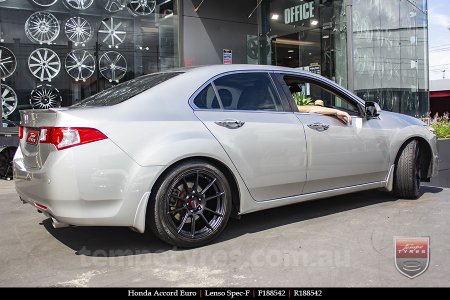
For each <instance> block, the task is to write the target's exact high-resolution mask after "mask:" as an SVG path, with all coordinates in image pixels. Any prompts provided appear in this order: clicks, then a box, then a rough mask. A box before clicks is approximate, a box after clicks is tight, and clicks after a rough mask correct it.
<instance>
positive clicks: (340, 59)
mask: <svg viewBox="0 0 450 300" xmlns="http://www.w3.org/2000/svg"><path fill="white" fill-rule="evenodd" d="M261 11H262V18H261V20H262V21H261V36H262V40H260V43H261V45H264V44H265V46H263V47H261V48H262V49H264V48H267V49H269V50H267V51H265V53H264V54H263V55H261V57H260V63H262V64H272V65H277V66H286V67H292V68H300V69H303V70H307V71H311V72H315V73H317V74H321V75H323V76H326V77H328V78H332V79H333V80H335V81H336V82H338V83H339V84H340V85H342V86H344V87H346V86H347V59H346V58H347V19H346V9H345V3H344V0H335V1H332V0H327V1H325V0H320V1H319V0H312V1H298V0H270V1H265V2H264V3H263V6H262V10H261Z"/></svg>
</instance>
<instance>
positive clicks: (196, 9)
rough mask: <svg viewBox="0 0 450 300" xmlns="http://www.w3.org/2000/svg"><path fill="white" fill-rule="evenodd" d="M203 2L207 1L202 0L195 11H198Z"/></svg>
mask: <svg viewBox="0 0 450 300" xmlns="http://www.w3.org/2000/svg"><path fill="white" fill-rule="evenodd" d="M203 2H205V0H202V2H200V4H199V5H198V6H197V7H196V8H194V11H195V12H197V11H198V9H199V8H200V6H202V4H203Z"/></svg>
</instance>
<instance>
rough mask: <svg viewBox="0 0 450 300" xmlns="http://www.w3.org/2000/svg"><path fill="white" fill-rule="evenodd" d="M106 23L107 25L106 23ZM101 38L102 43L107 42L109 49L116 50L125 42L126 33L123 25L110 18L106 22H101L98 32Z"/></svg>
mask: <svg viewBox="0 0 450 300" xmlns="http://www.w3.org/2000/svg"><path fill="white" fill-rule="evenodd" d="M107 22H108V23H107ZM98 32H99V33H100V35H101V37H102V42H103V43H106V42H108V43H109V44H108V45H109V47H110V48H111V47H116V48H118V47H119V45H120V44H122V43H123V42H124V41H125V38H126V36H127V33H126V31H125V30H123V23H122V22H117V21H116V19H114V18H110V19H109V20H108V21H102V24H101V26H100V30H99V31H98Z"/></svg>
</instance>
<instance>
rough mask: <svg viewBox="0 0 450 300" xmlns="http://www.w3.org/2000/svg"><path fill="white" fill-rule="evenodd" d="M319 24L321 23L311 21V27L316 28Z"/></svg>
mask: <svg viewBox="0 0 450 300" xmlns="http://www.w3.org/2000/svg"><path fill="white" fill-rule="evenodd" d="M317 24H319V21H317V20H312V21H311V25H312V26H316V25H317Z"/></svg>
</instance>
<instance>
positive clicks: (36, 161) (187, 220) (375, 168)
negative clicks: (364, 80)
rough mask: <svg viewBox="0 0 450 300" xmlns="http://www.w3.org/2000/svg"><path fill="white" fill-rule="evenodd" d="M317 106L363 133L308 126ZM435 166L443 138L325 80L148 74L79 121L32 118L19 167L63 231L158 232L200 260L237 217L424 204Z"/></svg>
mask: <svg viewBox="0 0 450 300" xmlns="http://www.w3.org/2000/svg"><path fill="white" fill-rule="evenodd" d="M314 101H315V102H314ZM307 103H316V105H320V106H321V107H329V108H334V109H339V110H340V111H344V112H346V113H348V114H349V115H350V116H351V118H352V120H353V122H352V124H348V123H347V124H346V123H345V122H342V120H340V119H338V118H336V117H334V116H330V115H323V114H317V113H304V112H303V113H301V112H300V111H303V110H300V111H299V109H298V107H297V105H298V104H307ZM344 121H345V120H344ZM437 162H438V156H437V151H436V137H435V135H434V134H433V133H432V132H431V131H430V130H429V129H428V128H427V126H425V124H424V123H423V122H421V121H419V120H417V119H415V118H412V117H409V116H406V115H401V114H396V113H391V112H385V111H381V110H380V107H379V106H378V105H377V104H376V103H374V102H364V101H363V100H361V99H360V98H358V97H357V96H355V95H353V94H352V93H350V92H349V91H347V90H345V89H343V88H342V87H340V86H338V85H336V84H335V83H334V82H332V81H329V80H327V79H325V78H323V77H321V76H318V75H314V74H311V73H305V72H301V71H297V70H294V69H288V68H278V67H273V66H252V65H231V66H208V67H198V68H190V69H179V70H173V71H169V72H162V73H155V74H150V75H145V76H141V77H139V78H136V79H134V80H131V81H128V82H126V83H123V84H120V85H117V86H115V87H113V88H110V89H108V90H105V91H103V92H101V93H99V94H97V95H94V96H92V97H90V98H87V99H85V100H83V101H82V102H80V103H78V104H76V105H73V106H71V107H69V108H60V109H50V110H28V111H22V112H21V128H20V149H19V150H18V151H17V153H16V156H15V158H14V162H13V163H14V177H15V179H16V180H15V184H16V188H17V192H18V194H19V195H20V198H21V199H22V201H24V202H28V203H29V204H31V205H33V206H34V207H36V208H37V209H38V210H39V211H41V212H43V213H44V214H45V215H47V216H48V217H50V218H52V220H53V224H54V226H55V227H64V226H67V225H68V224H70V225H78V226H127V227H130V228H132V229H134V230H136V231H138V232H141V233H143V232H144V231H145V230H146V229H150V230H151V231H153V233H154V234H156V235H157V236H158V237H159V238H160V239H162V240H163V241H165V242H167V243H170V244H173V245H177V246H181V247H196V246H200V245H203V244H206V243H208V242H210V241H211V240H213V239H214V238H216V237H217V236H218V235H219V234H220V233H221V232H222V231H223V230H224V228H225V226H226V224H227V221H228V219H229V218H230V216H231V217H233V216H239V215H242V214H246V213H250V212H254V211H258V210H263V209H268V208H273V207H277V206H282V205H288V204H294V203H299V202H302V201H308V200H313V199H318V198H324V197H330V196H336V195H341V194H347V193H352V192H357V191H362V190H369V189H378V188H385V189H386V190H388V191H393V192H394V193H395V195H397V196H398V197H401V198H411V199H413V198H417V197H418V196H419V189H420V182H421V181H428V180H429V179H430V178H431V177H432V176H434V175H436V173H437V170H438V165H437V164H438V163H437Z"/></svg>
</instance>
